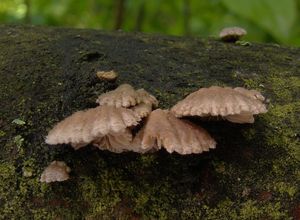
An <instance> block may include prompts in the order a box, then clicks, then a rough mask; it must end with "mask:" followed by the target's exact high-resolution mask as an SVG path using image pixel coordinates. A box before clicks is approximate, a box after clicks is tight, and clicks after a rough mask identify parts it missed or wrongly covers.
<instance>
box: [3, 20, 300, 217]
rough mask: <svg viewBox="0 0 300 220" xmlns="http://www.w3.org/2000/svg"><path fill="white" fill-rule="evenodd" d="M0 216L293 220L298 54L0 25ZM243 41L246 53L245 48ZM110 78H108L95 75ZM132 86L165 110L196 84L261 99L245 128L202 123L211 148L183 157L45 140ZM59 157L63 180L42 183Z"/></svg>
mask: <svg viewBox="0 0 300 220" xmlns="http://www.w3.org/2000/svg"><path fill="white" fill-rule="evenodd" d="M0 33H1V34H0V48H1V49H0V86H1V87H0V91H1V99H0V103H1V109H0V111H1V112H0V113H1V120H0V136H1V141H0V160H1V163H0V219H133V218H134V219H292V218H295V219H297V217H298V219H299V215H300V196H299V195H300V189H299V185H300V169H299V168H300V166H299V159H300V152H299V151H300V150H299V149H300V144H299V134H300V133H299V132H300V121H299V118H300V100H299V97H300V49H299V48H290V47H284V46H280V45H272V44H259V43H251V44H249V45H248V44H234V43H224V42H221V41H219V40H217V39H201V38H190V37H188V38H181V37H171V36H157V35H145V34H140V33H124V32H119V31H118V32H102V31H97V30H80V29H67V28H48V27H47V28H46V27H31V26H30V27H29V26H26V27H23V26H0ZM243 45H244V46H243ZM112 69H113V70H115V71H117V72H118V73H119V78H118V80H117V81H116V82H114V83H110V82H104V81H101V80H99V79H98V78H97V77H96V72H97V71H98V70H112ZM121 83H129V84H132V85H134V86H135V88H144V89H146V90H147V91H149V92H151V93H152V94H153V95H155V96H156V97H157V98H158V100H159V101H160V107H161V108H169V107H171V106H172V105H173V104H175V103H176V102H177V101H178V100H180V99H182V98H183V97H184V96H186V95H187V94H189V93H190V92H192V91H195V90H197V89H198V88H200V87H208V86H211V85H222V86H225V85H226V86H232V87H235V86H242V87H246V88H249V89H257V90H259V91H261V92H262V93H263V94H264V95H265V96H266V97H267V99H268V101H269V104H268V109H269V111H268V113H267V114H263V115H259V116H257V117H256V121H255V123H254V124H247V125H245V124H244V125H238V124H232V123H230V122H226V121H204V122H203V121H200V120H195V121H194V122H195V123H198V124H201V126H203V127H205V128H206V129H207V130H208V131H209V132H210V133H211V135H212V136H213V137H214V138H215V139H216V140H217V142H218V145H217V148H216V149H215V150H211V151H210V152H208V153H204V154H199V155H187V156H181V155H177V154H168V153H167V152H165V151H163V150H162V151H159V152H157V153H154V154H146V155H139V154H136V153H122V154H114V153H111V152H106V151H100V150H96V149H94V148H93V147H92V146H89V147H86V148H82V149H80V150H78V151H74V150H73V149H72V148H71V147H70V146H68V145H58V146H49V145H47V144H45V143H44V137H45V135H46V134H47V132H48V131H49V129H50V128H51V127H52V126H53V125H54V124H55V123H56V122H57V121H59V120H61V119H63V118H64V117H66V116H68V115H70V114H71V113H72V112H75V111H77V110H82V109H85V108H89V107H94V106H96V103H95V100H96V97H97V95H99V94H101V93H103V92H106V91H109V90H111V89H114V88H116V86H117V85H119V84H121ZM52 160H63V161H65V162H66V163H67V164H68V165H69V166H70V167H71V168H72V172H71V179H70V180H69V181H66V182H61V183H54V184H44V183H40V182H39V178H40V174H41V172H42V170H43V168H44V167H45V166H46V165H47V164H49V163H50V162H51V161H52Z"/></svg>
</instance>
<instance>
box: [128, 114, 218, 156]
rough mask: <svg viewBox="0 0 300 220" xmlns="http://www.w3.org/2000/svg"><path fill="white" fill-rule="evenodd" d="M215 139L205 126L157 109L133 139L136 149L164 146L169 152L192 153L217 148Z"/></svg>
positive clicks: (145, 150) (143, 149)
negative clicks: (202, 126)
mask: <svg viewBox="0 0 300 220" xmlns="http://www.w3.org/2000/svg"><path fill="white" fill-rule="evenodd" d="M215 146H216V142H215V140H214V139H213V138H212V137H211V136H210V135H209V134H208V132H207V131H205V130H204V129H203V128H201V127H199V126H196V125H194V124H192V123H191V122H189V121H186V120H182V119H178V118H176V117H175V116H174V115H173V114H172V113H170V112H169V111H167V110H161V109H156V110H154V111H152V112H151V113H150V115H149V117H148V118H147V121H146V124H145V125H144V127H143V128H142V129H141V130H140V131H139V132H138V133H137V135H136V137H135V138H134V140H133V147H134V148H135V149H136V151H144V152H147V151H150V150H152V149H157V150H158V149H161V148H162V147H164V148H165V149H166V150H167V151H168V152H169V153H172V152H177V153H179V154H192V153H201V152H203V151H208V150H209V149H211V148H215Z"/></svg>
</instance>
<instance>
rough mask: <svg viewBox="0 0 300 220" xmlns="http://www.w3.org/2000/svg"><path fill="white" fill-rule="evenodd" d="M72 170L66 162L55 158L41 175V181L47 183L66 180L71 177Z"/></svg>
mask: <svg viewBox="0 0 300 220" xmlns="http://www.w3.org/2000/svg"><path fill="white" fill-rule="evenodd" d="M70 172H71V169H70V167H68V166H67V165H66V163H65V162H63V161H56V160H55V161H52V162H51V163H50V165H49V166H47V167H46V168H45V170H44V171H43V173H42V175H41V178H40V181H41V182H46V183H51V182H61V181H65V180H68V179H69V178H70V177H69V173H70Z"/></svg>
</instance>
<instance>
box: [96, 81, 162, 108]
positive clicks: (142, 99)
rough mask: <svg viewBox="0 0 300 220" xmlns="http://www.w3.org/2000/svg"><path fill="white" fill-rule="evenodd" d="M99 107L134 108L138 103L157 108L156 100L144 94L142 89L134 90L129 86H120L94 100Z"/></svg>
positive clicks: (146, 93)
mask: <svg viewBox="0 0 300 220" xmlns="http://www.w3.org/2000/svg"><path fill="white" fill-rule="evenodd" d="M96 102H97V103H99V104H100V105H109V106H115V107H121V106H122V107H125V108H128V107H130V106H135V105H137V104H140V103H145V104H151V105H153V106H157V104H158V101H157V99H156V98H155V97H154V96H152V95H150V94H149V93H148V92H146V91H145V90H144V89H138V90H134V88H133V87H132V86H131V85H129V84H122V85H120V86H119V87H118V88H116V89H115V90H113V91H110V92H107V93H104V94H102V95H100V96H99V97H98V99H97V100H96Z"/></svg>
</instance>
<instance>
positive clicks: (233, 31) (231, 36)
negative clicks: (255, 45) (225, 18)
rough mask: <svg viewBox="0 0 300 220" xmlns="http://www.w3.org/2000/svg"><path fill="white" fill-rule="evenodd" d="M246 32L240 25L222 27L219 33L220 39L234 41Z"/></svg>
mask: <svg viewBox="0 0 300 220" xmlns="http://www.w3.org/2000/svg"><path fill="white" fill-rule="evenodd" d="M246 34H247V31H246V30H245V29H243V28H240V27H227V28H223V29H222V30H221V32H220V34H219V37H220V38H221V40H222V41H225V42H235V41H237V40H239V39H240V38H242V37H243V36H244V35H246Z"/></svg>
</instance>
